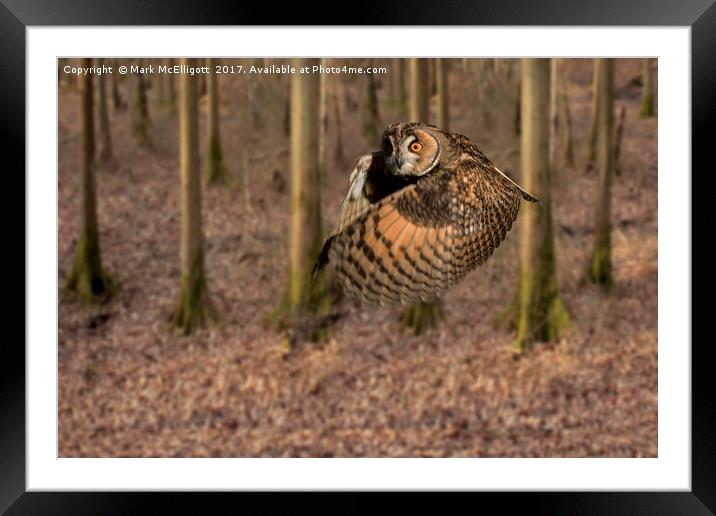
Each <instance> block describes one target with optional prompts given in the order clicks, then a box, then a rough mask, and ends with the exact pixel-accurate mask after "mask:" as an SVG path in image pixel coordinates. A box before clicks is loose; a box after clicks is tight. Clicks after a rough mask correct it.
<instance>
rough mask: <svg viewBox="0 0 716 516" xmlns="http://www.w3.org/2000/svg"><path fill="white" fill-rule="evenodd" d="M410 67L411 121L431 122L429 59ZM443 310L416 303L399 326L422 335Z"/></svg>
mask: <svg viewBox="0 0 716 516" xmlns="http://www.w3.org/2000/svg"><path fill="white" fill-rule="evenodd" d="M409 67H410V85H411V88H410V95H411V96H410V120H411V121H413V122H425V123H428V122H429V121H430V113H429V110H428V65H427V59H415V58H411V59H410V60H409ZM441 315H442V309H441V304H440V302H439V301H436V302H433V303H423V302H419V303H415V304H413V305H409V306H406V307H405V308H404V310H403V314H402V315H401V317H400V321H399V324H400V325H401V326H402V327H403V328H406V329H408V330H410V331H412V332H413V333H414V334H416V335H417V334H420V333H423V332H424V331H426V330H428V329H430V328H432V327H434V326H436V325H437V323H438V320H439V319H440V318H441Z"/></svg>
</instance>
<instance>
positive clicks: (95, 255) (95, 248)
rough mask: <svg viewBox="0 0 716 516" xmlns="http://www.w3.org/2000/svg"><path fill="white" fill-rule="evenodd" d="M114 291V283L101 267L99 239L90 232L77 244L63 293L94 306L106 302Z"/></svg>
mask: <svg viewBox="0 0 716 516" xmlns="http://www.w3.org/2000/svg"><path fill="white" fill-rule="evenodd" d="M115 289H116V285H115V283H114V281H113V280H112V278H111V277H110V276H109V275H108V274H107V273H106V272H105V271H104V269H103V267H102V261H101V259H100V252H99V237H98V236H97V234H96V232H90V234H89V235H85V236H84V237H83V238H82V239H81V240H80V241H79V242H78V243H77V251H76V254H75V262H74V265H73V266H72V271H71V272H70V275H69V277H68V278H67V283H66V284H65V288H64V293H65V294H66V295H68V296H70V297H76V298H77V299H79V300H80V301H82V302H83V303H87V304H94V303H101V302H105V301H107V300H108V299H109V298H110V297H111V295H112V294H113V293H114V292H115Z"/></svg>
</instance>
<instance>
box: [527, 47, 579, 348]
mask: <svg viewBox="0 0 716 516" xmlns="http://www.w3.org/2000/svg"><path fill="white" fill-rule="evenodd" d="M549 99H550V61H549V59H523V60H522V117H521V118H522V152H521V161H522V163H521V166H522V183H523V185H524V188H525V189H526V190H527V191H528V192H533V193H534V194H535V195H537V196H538V197H540V198H541V199H542V201H543V203H544V204H543V205H542V206H539V205H536V204H531V203H525V205H523V207H522V212H523V214H522V220H521V226H520V268H519V270H520V272H519V288H518V298H517V307H518V317H517V337H516V339H515V351H516V352H518V353H522V352H524V351H526V350H527V349H529V347H530V345H531V344H532V343H533V342H536V341H549V340H555V339H556V338H558V337H559V336H560V335H561V334H562V333H563V331H564V330H565V328H566V327H567V325H568V324H569V316H568V314H567V311H566V310H565V308H564V305H563V303H562V299H561V298H560V295H559V288H558V284H557V268H556V259H555V250H554V231H553V227H552V209H551V196H550V175H551V174H550V167H549V133H550V130H549V125H550V124H549Z"/></svg>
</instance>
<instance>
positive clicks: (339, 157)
mask: <svg viewBox="0 0 716 516" xmlns="http://www.w3.org/2000/svg"><path fill="white" fill-rule="evenodd" d="M331 99H332V101H333V121H334V122H333V126H334V128H335V133H336V150H335V154H334V156H335V159H336V162H337V163H339V164H340V163H342V162H343V136H342V132H343V130H342V127H343V126H342V125H341V108H340V105H339V102H338V93H337V92H333V95H331Z"/></svg>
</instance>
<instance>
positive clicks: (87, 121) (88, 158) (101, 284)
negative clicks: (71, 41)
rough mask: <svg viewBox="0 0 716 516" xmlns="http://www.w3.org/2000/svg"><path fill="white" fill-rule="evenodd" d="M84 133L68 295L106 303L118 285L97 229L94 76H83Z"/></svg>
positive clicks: (84, 62)
mask: <svg viewBox="0 0 716 516" xmlns="http://www.w3.org/2000/svg"><path fill="white" fill-rule="evenodd" d="M82 66H85V67H90V66H92V59H82ZM79 83H80V98H81V106H80V113H81V115H82V130H81V133H80V138H81V140H80V142H81V143H80V145H81V146H80V149H81V153H82V155H81V160H80V167H81V168H80V170H81V174H82V183H81V184H82V187H81V197H80V206H81V211H80V237H79V241H78V242H77V248H76V252H75V262H74V265H73V267H72V270H71V272H70V274H69V277H68V278H67V283H66V285H65V291H66V292H67V293H70V294H72V295H76V296H77V297H78V298H79V299H80V300H81V301H83V302H85V303H93V302H97V301H103V300H106V299H107V298H108V297H109V296H110V295H111V294H112V292H113V290H114V282H113V281H112V279H111V278H110V277H109V275H108V274H107V273H106V272H105V271H104V268H103V267H102V259H101V254H100V247H99V231H98V229H97V197H96V192H95V177H94V170H95V162H94V155H95V145H94V112H93V107H92V104H93V102H92V96H93V92H92V75H91V74H87V75H80V76H79Z"/></svg>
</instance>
